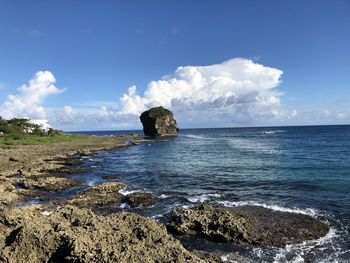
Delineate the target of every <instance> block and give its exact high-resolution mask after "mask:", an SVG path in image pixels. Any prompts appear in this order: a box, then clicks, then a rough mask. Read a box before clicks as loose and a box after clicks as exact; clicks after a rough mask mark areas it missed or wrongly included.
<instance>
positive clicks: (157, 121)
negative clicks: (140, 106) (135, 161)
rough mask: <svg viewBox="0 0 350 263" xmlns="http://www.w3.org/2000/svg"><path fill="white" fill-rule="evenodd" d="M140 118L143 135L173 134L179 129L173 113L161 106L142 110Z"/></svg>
mask: <svg viewBox="0 0 350 263" xmlns="http://www.w3.org/2000/svg"><path fill="white" fill-rule="evenodd" d="M140 120H141V122H142V125H143V132H144V134H145V136H173V135H177V132H178V131H179V129H178V128H177V127H176V120H175V119H174V115H173V113H172V112H171V111H170V110H168V109H165V108H163V107H161V106H160V107H155V108H152V109H149V110H148V111H145V112H143V113H142V114H141V116H140Z"/></svg>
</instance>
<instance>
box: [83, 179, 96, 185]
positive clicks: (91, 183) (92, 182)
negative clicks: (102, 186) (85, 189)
mask: <svg viewBox="0 0 350 263" xmlns="http://www.w3.org/2000/svg"><path fill="white" fill-rule="evenodd" d="M96 183H97V179H91V180H89V181H87V183H86V184H87V185H88V186H94V185H96Z"/></svg>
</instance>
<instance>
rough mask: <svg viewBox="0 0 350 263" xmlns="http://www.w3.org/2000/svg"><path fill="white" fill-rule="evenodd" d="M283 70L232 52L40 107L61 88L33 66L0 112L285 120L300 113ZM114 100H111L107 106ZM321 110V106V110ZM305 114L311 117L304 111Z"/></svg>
mask: <svg viewBox="0 0 350 263" xmlns="http://www.w3.org/2000/svg"><path fill="white" fill-rule="evenodd" d="M282 74H283V71H282V70H280V69H277V68H272V67H267V66H264V65H262V64H259V63H257V62H254V61H253V60H250V59H244V58H233V59H230V60H227V61H224V62H222V63H220V64H214V65H208V66H180V67H178V68H177V69H176V70H175V71H174V72H173V73H171V74H169V75H166V76H164V77H162V78H161V79H159V80H154V81H151V82H149V83H148V85H147V87H146V89H145V90H144V92H143V94H142V95H139V94H138V92H137V88H136V86H131V87H129V88H128V90H127V92H126V93H124V94H123V95H122V96H121V97H120V98H119V100H117V101H115V102H114V103H110V102H109V103H108V104H105V105H102V106H101V107H93V109H92V110H89V111H88V112H87V111H86V109H83V108H73V107H71V106H69V105H65V106H63V107H61V108H54V109H53V108H45V107H44V106H43V104H44V101H45V99H46V98H47V97H48V96H52V95H57V94H60V93H62V92H64V91H65V90H64V89H59V88H57V87H56V86H55V83H56V80H55V77H54V75H53V74H52V73H51V72H49V71H39V72H37V73H36V74H35V75H34V77H33V78H32V79H31V80H29V82H28V84H24V85H22V86H21V87H20V88H18V94H16V95H8V97H7V99H6V100H5V102H3V103H2V104H1V105H0V116H2V117H3V118H6V119H9V118H13V117H29V118H31V119H37V118H40V119H41V118H47V119H48V120H49V121H50V122H52V123H53V124H54V125H56V126H59V127H60V128H62V127H63V128H64V127H76V128H75V129H79V128H78V127H82V126H83V127H89V126H90V127H97V126H96V124H98V125H99V126H98V129H108V128H115V129H134V128H138V127H139V128H140V123H139V116H140V114H141V113H142V112H143V111H145V110H147V109H149V108H151V107H155V106H164V107H166V108H168V109H170V110H172V111H173V112H174V114H175V117H176V119H177V120H178V123H179V124H180V126H182V127H184V126H186V127H215V126H216V127H223V126H226V127H228V126H244V125H264V124H266V123H268V124H271V123H272V122H275V123H281V124H283V123H285V121H288V120H293V119H294V120H295V119H298V118H299V119H300V117H301V115H300V113H299V112H298V111H296V110H295V109H288V110H287V109H285V108H284V107H283V105H282V103H281V97H282V96H283V93H282V92H281V91H279V90H278V87H279V85H280V84H281V76H282ZM111 105H114V106H111ZM326 111H327V110H326ZM326 111H323V112H322V111H321V113H322V114H320V111H312V110H311V111H307V112H306V113H305V114H304V115H305V118H306V119H307V118H310V119H312V118H313V116H317V117H318V118H320V119H321V118H324V119H325V118H335V119H346V118H348V117H349V116H348V113H347V112H335V111H329V112H326ZM310 116H311V117H310Z"/></svg>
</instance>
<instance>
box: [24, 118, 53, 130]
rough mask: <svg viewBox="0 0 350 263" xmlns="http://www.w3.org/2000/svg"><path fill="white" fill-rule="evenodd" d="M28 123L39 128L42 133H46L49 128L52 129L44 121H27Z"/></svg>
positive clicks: (47, 122) (46, 121)
mask: <svg viewBox="0 0 350 263" xmlns="http://www.w3.org/2000/svg"><path fill="white" fill-rule="evenodd" d="M29 123H33V124H36V125H38V126H40V128H41V129H43V131H45V132H47V131H48V130H49V129H50V128H52V126H51V124H50V123H49V121H48V120H45V119H41V120H39V119H38V120H29Z"/></svg>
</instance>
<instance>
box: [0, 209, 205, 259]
mask: <svg viewBox="0 0 350 263" xmlns="http://www.w3.org/2000/svg"><path fill="white" fill-rule="evenodd" d="M40 212H41V213H40ZM0 233H1V235H0V262H9V263H14V262H27V263H36V262H121V263H123V262H179V263H185V262H202V263H205V262H209V261H210V260H202V259H200V258H199V257H197V256H196V255H194V254H192V253H191V252H189V251H187V250H186V249H185V248H184V247H183V246H182V245H181V244H180V242H179V241H178V240H176V239H174V238H173V237H171V236H170V235H168V233H167V231H166V228H165V226H164V225H161V224H160V223H158V222H156V221H155V220H153V219H151V218H146V217H142V216H138V215H136V214H132V213H126V212H120V213H116V214H112V215H110V216H98V215H96V214H94V213H93V212H92V211H91V210H89V209H85V208H78V207H75V206H66V207H63V208H61V209H59V210H57V211H53V212H51V213H49V214H47V213H46V214H44V213H42V211H40V207H37V208H35V207H33V206H32V207H21V208H15V209H9V208H5V209H1V208H0Z"/></svg>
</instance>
